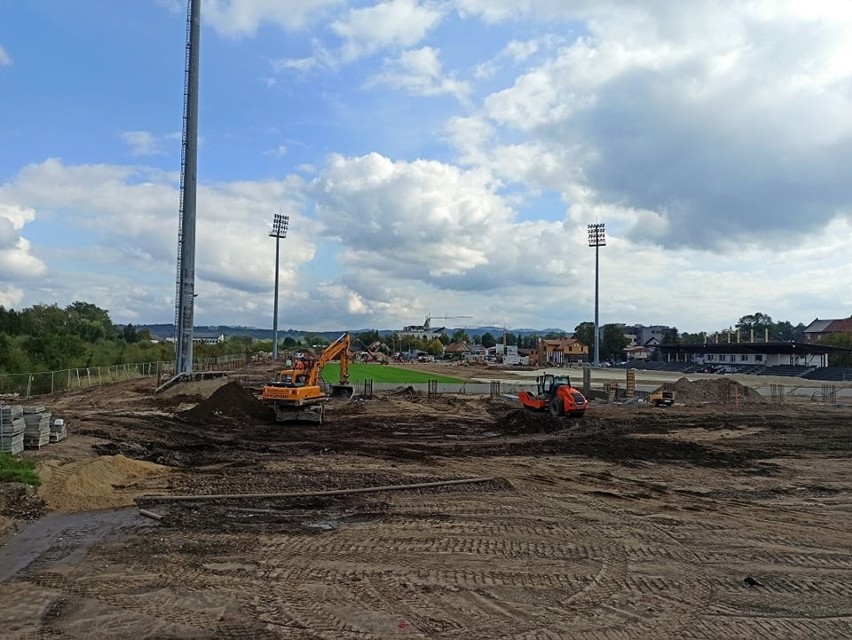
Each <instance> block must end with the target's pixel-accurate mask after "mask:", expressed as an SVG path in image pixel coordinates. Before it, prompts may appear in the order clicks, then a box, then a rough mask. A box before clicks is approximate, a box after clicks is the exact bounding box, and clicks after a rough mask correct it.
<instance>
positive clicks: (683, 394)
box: [671, 378, 763, 403]
mask: <svg viewBox="0 0 852 640" xmlns="http://www.w3.org/2000/svg"><path fill="white" fill-rule="evenodd" d="M671 389H672V390H673V391H674V392H675V402H680V403H700V402H723V403H727V402H734V401H736V399H737V398H739V400H740V402H762V401H763V399H762V398H761V396H760V394H759V393H758V392H757V391H756V390H755V389H753V388H752V387H749V386H746V385H744V384H740V383H739V382H737V381H735V380H731V379H730V378H719V379H717V380H711V379H702V380H693V381H691V382H690V381H689V380H687V379H686V378H681V379H680V380H678V381H677V382H675V383H674V384H673V385H672V386H671Z"/></svg>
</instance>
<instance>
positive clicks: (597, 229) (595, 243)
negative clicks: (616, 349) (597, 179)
mask: <svg viewBox="0 0 852 640" xmlns="http://www.w3.org/2000/svg"><path fill="white" fill-rule="evenodd" d="M589 246H590V247H594V248H595V361H594V365H595V366H596V367H599V366H600V364H601V331H600V326H599V323H598V293H599V283H600V260H599V257H600V248H601V247H605V246H606V232H605V231H604V223H603V222H599V223H597V224H590V225H589Z"/></svg>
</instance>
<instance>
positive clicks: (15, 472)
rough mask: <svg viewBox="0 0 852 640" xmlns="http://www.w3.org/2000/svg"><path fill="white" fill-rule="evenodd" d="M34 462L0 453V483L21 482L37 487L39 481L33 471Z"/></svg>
mask: <svg viewBox="0 0 852 640" xmlns="http://www.w3.org/2000/svg"><path fill="white" fill-rule="evenodd" d="M35 466H36V465H35V461H34V460H29V459H28V458H19V457H17V456H13V455H11V454H8V453H3V452H0V482H23V483H24V484H32V485H39V484H41V480H40V479H39V477H38V473H36V470H35Z"/></svg>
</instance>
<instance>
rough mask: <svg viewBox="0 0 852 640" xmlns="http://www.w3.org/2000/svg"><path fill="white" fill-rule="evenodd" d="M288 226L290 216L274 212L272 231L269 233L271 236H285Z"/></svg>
mask: <svg viewBox="0 0 852 640" xmlns="http://www.w3.org/2000/svg"><path fill="white" fill-rule="evenodd" d="M289 226H290V216H285V215H282V214H280V213H276V214H275V217H274V218H273V219H272V231H271V232H270V233H269V235H270V237H273V238H286V237H287V228H288V227H289Z"/></svg>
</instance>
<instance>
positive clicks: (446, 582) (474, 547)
mask: <svg viewBox="0 0 852 640" xmlns="http://www.w3.org/2000/svg"><path fill="white" fill-rule="evenodd" d="M459 369H460V370H461V369H467V368H459ZM267 375H268V372H266V371H257V370H254V371H247V372H244V374H243V375H241V376H240V379H241V381H242V383H243V384H242V385H240V384H236V383H229V384H224V385H223V386H219V385H218V384H215V385H214V384H208V385H207V386H206V387H205V388H201V387H200V386H196V387H193V386H189V387H186V388H184V389H178V390H171V392H170V393H169V394H166V395H164V396H156V397H155V396H154V395H152V393H151V391H152V388H151V387H152V385H151V382H150V381H146V380H140V381H132V382H128V383H122V384H119V385H114V386H110V387H102V388H99V389H93V390H88V391H86V392H80V393H74V394H65V395H57V396H54V397H50V398H47V399H45V404H47V405H48V406H49V407H50V408H51V409H52V410H53V411H54V412H55V413H56V414H57V415H62V416H63V417H66V419H67V420H68V421H69V424H70V425H71V426H70V428H69V431H70V434H71V435H70V436H69V438H68V439H67V440H65V441H63V442H62V443H59V444H56V445H51V446H50V447H47V448H45V449H44V450H43V451H39V452H34V455H35V457H36V458H37V459H38V460H39V461H40V468H41V469H42V472H43V474H44V476H45V482H44V484H43V486H42V488H41V490H40V492H39V495H38V496H30V501H29V502H27V501H26V500H25V499H24V498H21V499H20V500H19V502H20V505H19V507H20V508H19V509H18V511H15V510H14V509H11V507H10V509H11V510H7V512H6V514H5V515H6V516H7V517H15V518H16V520H15V522H16V523H17V524H16V527H17V531H18V532H17V534H15V535H12V534H9V535H7V537H6V538H5V539H4V540H3V542H4V543H5V545H4V546H2V547H0V619H2V620H4V621H5V623H4V625H3V626H0V637H2V638H41V637H56V638H94V637H97V638H134V639H137V638H240V639H242V638H297V639H318V638H322V639H332V638H334V639H338V638H344V639H353V640H354V639H358V640H364V639H373V638H374V639H385V638H407V637H411V638H447V639H449V638H453V639H457V638H464V639H469V638H482V639H489V640H490V639H497V638H515V639H521V638H523V639H528V640H533V639H538V638H541V639H545V638H547V639H553V638H600V639H605V638H607V639H609V638H611V639H621V638H625V639H626V638H695V639H698V638H705V639H710V638H713V639H715V638H784V639H787V638H849V637H852V464H850V453H852V439H850V428H852V409H850V408H843V407H828V406H825V405H822V404H817V403H795V404H770V403H768V402H765V401H764V400H762V399H761V398H760V397H758V396H755V395H752V394H750V393H749V391H748V389H747V388H743V389H739V388H738V392H737V394H736V397H737V399H738V400H742V401H741V402H738V403H737V404H734V403H731V402H724V403H723V402H720V400H726V399H729V398H730V397H731V396H730V393H729V391H730V383H729V382H725V381H719V382H718V383H713V382H709V383H708V382H703V383H701V384H696V385H694V386H690V385H681V387H680V388H679V390H678V395H679V398H681V399H682V401H681V402H680V403H679V404H676V405H675V406H674V407H672V408H668V409H662V408H660V409H657V408H652V407H648V406H646V405H631V404H600V405H598V404H595V405H593V406H592V407H591V408H590V410H589V411H588V412H587V413H586V415H585V416H584V417H583V418H582V419H568V418H560V419H554V418H551V417H550V416H549V415H546V414H534V413H528V412H524V411H522V410H520V409H519V407H518V405H517V404H514V403H511V402H508V401H506V400H505V399H493V400H492V399H489V398H487V397H477V396H470V395H469V396H461V395H447V396H440V397H439V398H438V399H437V400H434V401H427V399H426V398H425V397H424V396H423V395H420V394H417V393H414V392H411V391H410V390H405V389H401V390H400V391H398V392H395V393H387V394H376V395H375V396H374V397H373V398H370V399H355V400H353V401H352V402H350V403H346V404H330V405H329V407H328V411H327V412H326V417H327V418H328V420H327V422H326V424H324V425H322V426H320V425H309V426H308V425H301V426H295V425H293V424H288V425H286V426H283V425H276V424H274V423H272V422H271V421H270V420H269V415H268V412H266V411H265V407H263V406H262V405H259V403H258V402H257V401H256V400H255V396H254V394H255V393H256V392H257V389H258V386H259V385H260V384H261V383H262V381H263V380H264V379H265V378H266V377H267ZM467 375H475V372H469V373H468V374H467ZM724 385H727V386H726V387H725V389H726V390H722V391H720V390H719V388H721V387H722V386H724ZM208 396H209V397H208ZM465 478H474V479H482V481H481V482H476V483H471V484H457V485H450V486H441V487H420V488H412V489H403V490H386V491H380V492H375V493H342V494H341V493H338V494H335V495H307V496H289V497H283V498H273V497H257V498H245V497H243V498H219V499H215V500H211V501H202V500H190V501H181V502H165V501H161V500H158V499H157V497H156V496H164V495H175V494H178V495H192V496H196V495H202V494H231V495H233V494H273V493H294V492H302V493H305V492H313V493H314V494H315V493H316V492H322V491H328V490H340V489H359V488H364V487H376V486H387V485H408V484H422V483H429V482H437V481H444V480H457V479H465ZM140 496H149V497H147V498H145V497H140ZM134 498H139V505H140V506H141V507H143V508H144V509H147V510H149V511H152V512H155V513H157V514H159V515H162V516H163V518H162V520H160V521H157V520H153V519H149V518H144V517H141V516H139V515H138V511H137V509H136V508H135V507H130V508H115V507H120V506H122V505H130V504H132V501H133V499H134ZM39 500H40V501H41V503H40V504H41V507H40V510H41V511H43V512H45V513H46V514H47V515H45V516H44V517H41V518H39V519H35V517H36V516H37V515H38V513H34V512H33V509H34V505H36V503H37V501H39ZM9 504H11V502H10V503H9ZM15 504H16V505H17V504H18V503H17V502H16V503H15ZM21 505H24V506H21ZM0 506H2V502H0ZM25 507H26V508H25ZM107 507H110V508H107ZM16 508H18V507H16ZM96 508H101V509H102V510H100V511H90V509H96ZM0 510H2V508H0ZM27 520H29V522H27Z"/></svg>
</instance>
